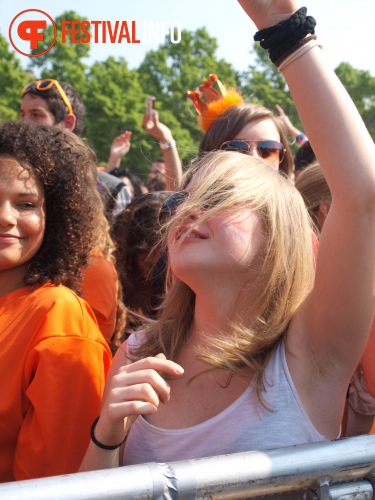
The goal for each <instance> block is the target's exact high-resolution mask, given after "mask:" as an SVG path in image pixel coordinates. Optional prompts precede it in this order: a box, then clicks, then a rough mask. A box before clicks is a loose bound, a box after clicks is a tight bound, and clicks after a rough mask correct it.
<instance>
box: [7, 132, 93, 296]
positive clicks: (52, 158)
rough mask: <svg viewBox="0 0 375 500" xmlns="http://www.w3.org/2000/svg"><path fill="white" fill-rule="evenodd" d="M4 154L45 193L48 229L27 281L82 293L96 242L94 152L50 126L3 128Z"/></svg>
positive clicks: (26, 282) (31, 265)
mask: <svg viewBox="0 0 375 500" xmlns="http://www.w3.org/2000/svg"><path fill="white" fill-rule="evenodd" d="M0 155H2V156H6V157H11V158H14V159H15V160H16V161H17V162H18V163H19V164H20V165H21V166H22V167H24V168H25V169H27V170H29V171H30V172H31V173H32V174H33V175H34V176H35V178H37V179H38V180H39V181H40V182H41V184H42V185H43V189H44V196H45V201H46V227H45V234H44V239H43V242H42V245H41V247H40V248H39V250H38V252H37V253H36V254H35V256H34V257H33V258H32V259H31V260H30V262H29V265H28V272H27V274H26V276H25V279H24V282H25V285H28V286H31V287H33V286H37V285H39V284H43V283H46V282H48V281H49V282H51V283H53V284H56V285H57V284H63V285H65V286H67V287H69V288H71V289H72V290H74V291H75V292H78V293H79V292H80V282H81V279H82V274H81V269H82V267H83V266H85V265H86V264H87V262H88V259H89V252H90V250H91V249H92V247H93V243H94V242H95V234H96V233H95V214H96V212H97V207H96V206H95V203H96V199H97V198H96V197H94V196H93V194H92V193H93V179H92V176H90V175H89V173H88V168H87V164H88V163H90V162H92V161H93V154H92V151H91V150H90V149H89V148H88V147H87V146H85V144H84V143H83V142H82V141H81V140H80V139H79V138H78V137H77V136H76V135H75V134H73V133H71V132H69V131H67V130H65V129H62V128H57V127H50V126H47V125H38V126H36V125H33V124H30V123H6V124H5V125H2V126H1V127H0Z"/></svg>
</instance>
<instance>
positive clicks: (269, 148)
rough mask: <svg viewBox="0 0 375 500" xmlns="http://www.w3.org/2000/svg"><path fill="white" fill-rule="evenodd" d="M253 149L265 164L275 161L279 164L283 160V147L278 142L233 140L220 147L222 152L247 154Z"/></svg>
mask: <svg viewBox="0 0 375 500" xmlns="http://www.w3.org/2000/svg"><path fill="white" fill-rule="evenodd" d="M252 147H255V148H256V150H257V152H258V155H259V156H260V157H261V158H262V159H263V160H266V161H267V163H274V162H275V161H277V162H278V163H281V162H282V161H283V159H284V151H285V150H284V146H283V145H282V144H281V142H278V141H245V140H244V139H233V140H232V141H226V142H223V144H222V145H221V146H220V149H221V150H222V151H236V152H238V153H244V154H249V153H250V152H251V148H252Z"/></svg>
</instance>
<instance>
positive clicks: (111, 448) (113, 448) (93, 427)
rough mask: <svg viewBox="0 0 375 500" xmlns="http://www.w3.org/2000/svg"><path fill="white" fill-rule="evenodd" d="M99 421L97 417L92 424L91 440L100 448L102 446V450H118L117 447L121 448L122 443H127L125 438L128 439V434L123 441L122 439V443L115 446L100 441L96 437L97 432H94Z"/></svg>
mask: <svg viewBox="0 0 375 500" xmlns="http://www.w3.org/2000/svg"><path fill="white" fill-rule="evenodd" d="M98 421H99V417H96V419H95V420H94V421H93V423H92V426H91V429H90V437H91V441H92V442H93V443H94V444H95V445H96V446H97V447H98V448H101V449H102V450H117V448H120V446H121V445H122V444H124V443H125V439H126V436H125V437H124V439H123V441H121V443H120V444H115V445H114V446H108V445H106V444H102V443H100V442H99V441H98V440H97V439H96V437H95V434H94V431H95V427H96V424H97V423H98Z"/></svg>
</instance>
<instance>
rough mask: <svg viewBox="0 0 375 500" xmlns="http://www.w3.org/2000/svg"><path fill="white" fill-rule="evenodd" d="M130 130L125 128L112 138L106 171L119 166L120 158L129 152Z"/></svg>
mask: <svg viewBox="0 0 375 500" xmlns="http://www.w3.org/2000/svg"><path fill="white" fill-rule="evenodd" d="M131 137H132V132H130V131H129V130H125V132H123V133H122V134H120V135H118V136H117V137H115V138H114V139H113V142H112V144H111V149H110V152H109V158H108V163H107V172H111V170H113V169H114V168H117V167H119V166H120V163H121V160H122V158H123V157H124V156H125V155H127V154H128V153H129V150H130V146H131V144H130V140H131Z"/></svg>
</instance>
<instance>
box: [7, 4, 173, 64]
mask: <svg viewBox="0 0 375 500" xmlns="http://www.w3.org/2000/svg"><path fill="white" fill-rule="evenodd" d="M49 24H52V26H53V37H52V36H51V32H50V30H48V36H47V31H46V30H47V28H48V26H49ZM60 31H61V32H60V33H59V30H58V29H57V27H56V24H55V22H54V21H53V19H52V17H51V16H50V15H49V14H47V12H44V11H42V10H38V9H28V10H24V11H22V12H20V13H19V14H17V15H16V16H15V17H14V18H13V20H12V22H11V24H10V26H9V40H10V43H11V44H12V46H13V48H14V49H15V50H16V51H17V52H19V53H20V54H22V55H23V56H28V57H38V56H42V55H43V54H46V53H47V52H48V51H49V50H51V49H52V47H53V45H54V44H55V42H56V39H57V37H59V40H61V43H72V44H86V43H90V41H92V42H94V43H142V42H143V43H147V44H162V43H164V42H165V41H166V39H168V38H169V40H170V42H171V43H173V44H176V43H180V42H181V24H180V23H179V22H165V21H162V22H154V21H147V22H143V23H141V24H140V25H139V26H138V25H137V22H136V21H87V20H85V21H82V20H63V21H62V23H61V30H60ZM52 38H53V39H52ZM51 39H52V41H51ZM31 51H32V53H30V52H31Z"/></svg>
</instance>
